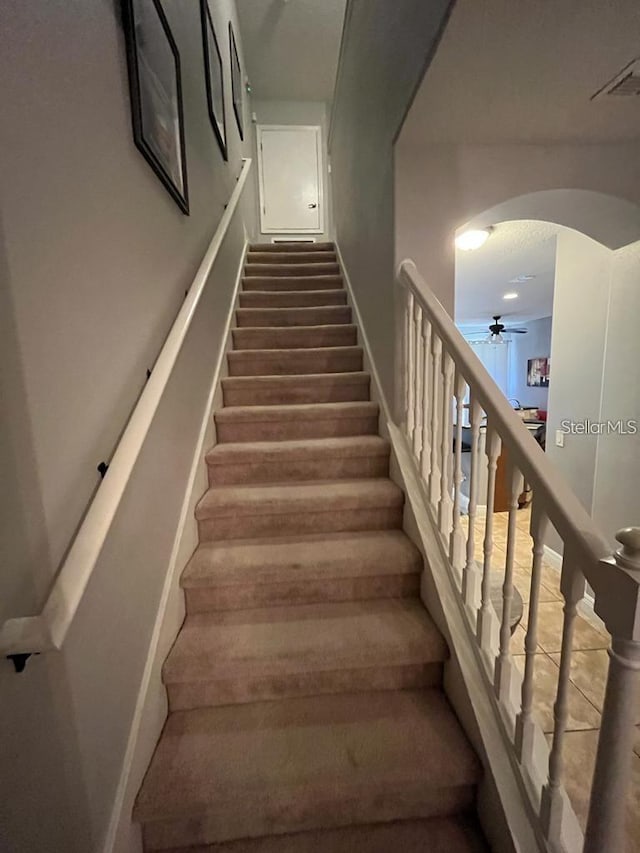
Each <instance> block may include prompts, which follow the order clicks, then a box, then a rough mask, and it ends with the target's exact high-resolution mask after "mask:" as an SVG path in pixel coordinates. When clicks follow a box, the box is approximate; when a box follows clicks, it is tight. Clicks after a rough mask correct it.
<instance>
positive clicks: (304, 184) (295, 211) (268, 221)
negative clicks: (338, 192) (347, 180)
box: [258, 125, 324, 234]
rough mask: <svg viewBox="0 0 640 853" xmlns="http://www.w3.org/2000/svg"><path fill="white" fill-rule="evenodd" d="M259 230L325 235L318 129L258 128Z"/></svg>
mask: <svg viewBox="0 0 640 853" xmlns="http://www.w3.org/2000/svg"><path fill="white" fill-rule="evenodd" d="M258 168H259V177H260V226H261V227H260V230H261V231H262V232H263V233H265V234H269V233H272V234H273V233H279V234H283V233H284V234H291V233H307V234H319V233H321V232H322V231H323V219H324V210H323V206H324V204H323V202H324V199H323V187H322V144H321V134H320V128H319V127H308V126H304V127H303V126H296V125H258Z"/></svg>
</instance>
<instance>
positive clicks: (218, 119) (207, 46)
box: [200, 0, 227, 160]
mask: <svg viewBox="0 0 640 853" xmlns="http://www.w3.org/2000/svg"><path fill="white" fill-rule="evenodd" d="M200 17H201V18H202V47H203V50H204V79H205V85H206V87H207V105H208V107H209V118H210V119H211V126H212V127H213V132H214V133H215V135H216V139H217V140H218V145H219V146H220V151H222V156H223V157H224V159H225V160H226V159H227V127H226V123H225V114H224V77H223V74H222V57H221V56H220V50H219V48H218V39H217V38H216V31H215V30H214V28H213V21H212V20H211V12H210V11H209V3H208V2H207V0H200Z"/></svg>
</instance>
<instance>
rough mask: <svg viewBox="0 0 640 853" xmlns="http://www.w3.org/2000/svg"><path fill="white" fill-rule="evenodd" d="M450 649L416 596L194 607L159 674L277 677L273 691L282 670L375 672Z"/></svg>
mask: <svg viewBox="0 0 640 853" xmlns="http://www.w3.org/2000/svg"><path fill="white" fill-rule="evenodd" d="M447 655H448V651H447V646H446V643H445V642H444V639H443V638H442V635H441V634H440V632H439V631H438V629H437V628H436V626H435V625H434V624H433V622H432V620H431V618H430V616H429V615H428V614H427V611H426V610H425V608H424V605H423V604H422V602H421V601H420V600H419V599H411V598H406V599H380V600H378V601H354V602H351V601H348V602H339V603H334V602H330V603H321V604H303V605H290V606H284V607H269V608H259V609H254V610H236V611H229V612H223V613H197V614H194V615H191V616H188V617H187V619H186V620H185V623H184V625H183V626H182V630H181V631H180V634H179V635H178V639H177V640H176V642H175V644H174V646H173V648H172V650H171V652H170V653H169V656H168V658H167V660H166V661H165V664H164V667H163V680H164V682H165V684H180V683H187V682H194V681H221V680H231V681H234V682H237V681H244V680H245V679H247V680H250V679H260V680H261V681H264V680H265V679H277V678H280V679H282V681H281V684H280V685H278V683H277V682H276V686H275V691H274V690H271V692H272V693H273V692H275V694H276V695H277V694H278V692H279V691H278V688H279V686H281V687H282V692H284V691H285V689H286V685H285V683H284V681H285V679H286V678H287V677H294V678H295V677H296V676H301V675H313V674H316V673H321V674H322V673H325V674H326V673H334V672H336V671H339V670H347V671H348V672H353V671H355V670H358V669H364V670H369V672H370V673H371V675H372V676H374V677H375V675H376V674H377V673H376V670H377V669H385V668H391V667H411V666H412V667H426V666H427V665H428V664H441V663H442V662H443V661H444V660H446V658H447ZM320 683H321V684H322V682H320ZM294 684H295V682H294ZM322 686H324V687H325V688H326V687H327V685H326V684H323V685H322ZM269 687H271V685H269ZM322 692H331V691H330V689H326V690H324V691H322ZM265 698H268V697H265Z"/></svg>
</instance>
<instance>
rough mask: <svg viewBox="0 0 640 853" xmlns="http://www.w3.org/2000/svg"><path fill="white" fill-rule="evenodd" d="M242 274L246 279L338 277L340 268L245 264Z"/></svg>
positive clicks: (333, 264) (311, 265) (335, 266)
mask: <svg viewBox="0 0 640 853" xmlns="http://www.w3.org/2000/svg"><path fill="white" fill-rule="evenodd" d="M244 274H245V276H246V277H247V278H248V277H249V276H254V275H260V276H264V275H298V276H305V275H339V274H340V267H339V265H338V264H336V263H321V264H246V266H245V268H244Z"/></svg>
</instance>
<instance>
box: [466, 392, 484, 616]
mask: <svg viewBox="0 0 640 853" xmlns="http://www.w3.org/2000/svg"><path fill="white" fill-rule="evenodd" d="M481 420H482V409H481V408H480V404H479V403H478V401H477V400H476V399H475V398H474V397H473V392H471V393H470V395H469V423H470V426H471V470H470V475H469V507H468V510H467V512H468V516H469V526H468V531H467V559H466V562H465V566H464V572H463V574H462V597H463V599H464V603H465V604H466V605H467V607H469V608H470V612H471V613H472V614H473V619H474V620H475V617H476V608H477V607H478V605H479V603H480V572H479V571H478V564H477V563H476V559H475V548H476V530H475V521H476V513H477V508H478V478H479V474H480V472H479V465H480V449H479V447H480V422H481Z"/></svg>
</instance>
